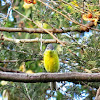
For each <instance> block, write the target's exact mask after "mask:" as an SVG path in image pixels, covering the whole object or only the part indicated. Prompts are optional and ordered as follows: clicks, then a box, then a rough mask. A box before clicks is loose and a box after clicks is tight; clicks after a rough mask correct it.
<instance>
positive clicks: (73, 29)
mask: <svg viewBox="0 0 100 100" xmlns="http://www.w3.org/2000/svg"><path fill="white" fill-rule="evenodd" d="M85 26H86V27H93V26H94V22H89V23H87V24H85ZM86 27H84V26H79V25H78V26H76V27H69V28H64V29H46V30H47V31H48V32H51V33H57V34H60V33H67V32H85V31H89V29H88V28H86ZM0 31H5V32H26V33H43V34H47V32H46V31H45V30H43V29H40V28H37V29H33V28H11V27H0Z"/></svg>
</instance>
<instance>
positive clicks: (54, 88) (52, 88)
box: [50, 82, 56, 90]
mask: <svg viewBox="0 0 100 100" xmlns="http://www.w3.org/2000/svg"><path fill="white" fill-rule="evenodd" d="M50 88H51V90H56V82H50Z"/></svg>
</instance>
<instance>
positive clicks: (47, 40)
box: [3, 37, 67, 44]
mask: <svg viewBox="0 0 100 100" xmlns="http://www.w3.org/2000/svg"><path fill="white" fill-rule="evenodd" d="M3 39H4V40H5V41H10V42H15V43H31V42H42V43H58V42H57V41H56V40H55V39H39V38H35V39H10V38H7V37H3ZM62 43H64V44H67V42H62Z"/></svg>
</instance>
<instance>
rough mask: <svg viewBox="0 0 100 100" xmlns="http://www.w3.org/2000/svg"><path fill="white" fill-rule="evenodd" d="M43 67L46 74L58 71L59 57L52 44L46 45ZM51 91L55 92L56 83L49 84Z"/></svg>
mask: <svg viewBox="0 0 100 100" xmlns="http://www.w3.org/2000/svg"><path fill="white" fill-rule="evenodd" d="M43 59H44V67H45V69H46V71H47V72H50V73H54V72H58V70H59V57H58V54H57V52H56V50H54V47H53V45H52V44H48V45H47V47H46V49H45V52H44V58H43ZM50 88H51V90H56V82H50Z"/></svg>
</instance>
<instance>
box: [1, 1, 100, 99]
mask: <svg viewBox="0 0 100 100" xmlns="http://www.w3.org/2000/svg"><path fill="white" fill-rule="evenodd" d="M42 1H43V2H45V3H46V4H47V5H49V6H51V7H52V8H53V9H51V8H50V7H48V6H46V5H44V4H43V3H41V2H39V1H37V3H36V4H26V3H25V2H24V0H0V27H9V28H11V27H14V28H18V27H19V28H24V27H27V28H35V29H36V28H38V26H37V25H36V24H38V25H39V26H41V27H43V28H44V29H56V28H58V29H64V28H71V27H72V28H75V27H76V26H77V23H81V24H86V23H89V21H84V20H83V19H82V14H83V13H88V12H91V13H92V14H93V16H95V15H96V14H97V13H98V12H99V10H100V9H99V8H100V7H99V5H98V4H99V3H100V2H98V1H97V0H91V1H90V0H87V1H85V0H77V1H76V0H64V1H63V0H58V1H56V0H55V1H52V0H51V1H48V0H42ZM83 1H84V2H83ZM55 10H57V11H55ZM16 11H18V12H16ZM59 12H60V13H59ZM99 13H100V12H99ZM63 15H66V16H67V17H68V18H69V19H70V20H68V19H67V18H66V17H65V16H63ZM26 17H27V18H26ZM28 18H29V19H28ZM32 20H33V21H32ZM97 21H98V20H97ZM34 22H35V23H36V24H35V23H34ZM75 22H76V23H75ZM95 23H96V22H95ZM94 28H96V29H100V25H99V21H98V24H97V25H96V26H94ZM0 34H1V39H0V62H1V61H2V62H1V63H0V67H3V68H7V69H12V70H17V71H23V72H27V73H33V74H34V73H39V72H46V71H45V69H44V66H43V59H42V58H43V52H44V50H45V47H46V45H47V44H48V43H42V42H41V41H40V42H39V41H37V42H32V43H25V42H23V43H16V42H14V41H7V40H6V39H3V37H7V38H9V39H36V38H39V39H45V40H46V39H53V37H52V36H50V35H49V34H44V33H41V34H40V33H26V32H11V33H10V32H5V31H2V32H0ZM54 35H55V36H56V37H57V38H58V39H60V40H61V41H65V42H66V46H62V45H61V44H57V43H54V44H53V45H54V47H55V49H56V50H57V52H58V55H59V59H60V70H59V72H61V73H63V72H87V73H94V72H97V73H98V72H100V68H99V67H100V33H99V31H96V30H94V29H92V30H89V32H81V33H80V32H71V31H70V32H67V33H60V34H57V33H55V34H54ZM7 60H9V62H6V61H7ZM11 60H15V62H13V63H12V62H10V61H11ZM3 61H4V62H3ZM57 86H58V90H57V91H53V92H52V91H50V87H49V83H27V84H26V83H14V82H8V81H7V82H5V81H1V84H0V93H1V95H2V96H3V97H4V98H5V97H7V98H8V100H28V99H29V100H43V99H44V100H45V99H48V100H51V98H53V99H54V100H79V99H80V98H81V100H83V99H85V100H92V99H94V97H95V92H96V89H97V88H98V87H99V82H98V83H96V82H93V83H85V82H75V83H72V82H68V81H65V82H58V84H57Z"/></svg>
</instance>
